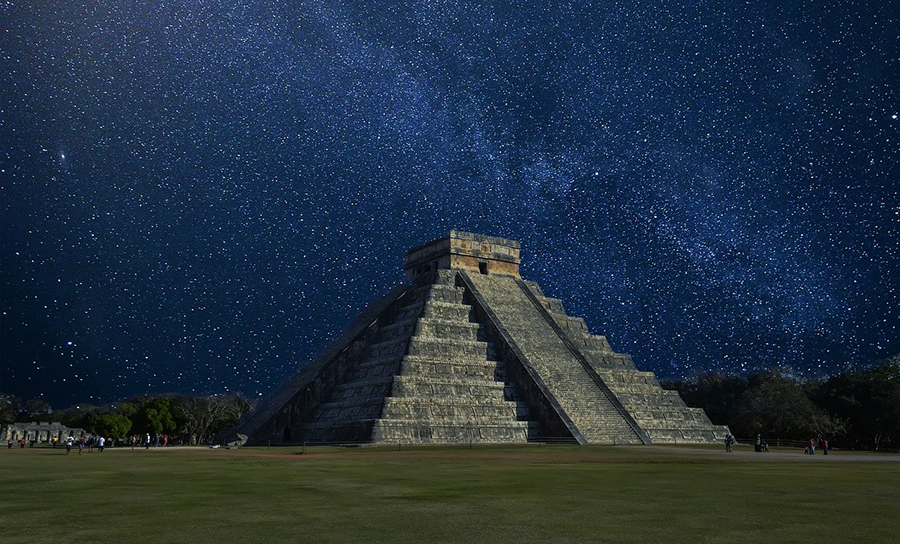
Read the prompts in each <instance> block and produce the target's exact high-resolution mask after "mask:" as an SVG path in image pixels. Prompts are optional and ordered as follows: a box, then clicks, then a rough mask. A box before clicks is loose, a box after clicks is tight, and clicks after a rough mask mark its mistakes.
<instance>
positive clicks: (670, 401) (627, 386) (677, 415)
mask: <svg viewBox="0 0 900 544" xmlns="http://www.w3.org/2000/svg"><path fill="white" fill-rule="evenodd" d="M523 283H524V284H525V285H526V286H527V288H528V289H529V290H530V291H531V293H532V294H533V295H534V297H535V299H536V300H537V301H538V302H539V303H540V304H541V306H543V308H544V309H545V310H546V312H547V314H548V315H549V316H550V317H552V319H553V320H554V321H555V322H556V324H557V325H558V327H559V328H560V329H561V331H562V332H563V333H564V334H565V336H567V337H568V339H569V340H570V341H571V342H572V343H573V344H575V345H576V346H577V348H578V350H579V351H580V352H581V354H582V355H583V356H584V357H585V359H586V360H587V361H588V362H589V363H590V365H591V367H593V369H594V371H595V372H596V373H597V374H598V375H599V376H600V378H602V380H603V381H604V383H606V385H607V387H609V389H610V390H611V391H612V392H613V393H614V394H615V395H616V397H617V398H618V399H619V401H620V402H621V403H622V405H623V406H624V407H625V409H626V410H628V412H629V413H630V414H631V416H632V417H633V418H634V420H635V421H636V422H637V424H638V425H639V426H640V427H641V428H642V429H643V430H644V431H646V432H647V434H648V435H649V436H650V438H651V440H652V441H653V442H654V443H685V442H689V443H697V442H701V443H702V442H721V441H723V440H724V439H725V436H726V435H727V434H728V432H729V431H728V427H726V426H725V425H714V424H712V423H711V422H710V421H709V418H708V417H707V416H706V413H705V412H704V411H703V409H702V408H690V407H688V406H687V405H686V404H685V403H684V401H683V400H682V399H681V396H680V395H679V394H678V392H677V391H670V390H666V389H663V388H662V387H661V386H660V385H659V382H658V381H657V379H656V375H655V374H654V373H653V372H642V371H640V370H638V369H637V367H635V365H634V361H632V359H631V356H629V355H625V354H621V353H616V352H614V351H613V350H612V348H610V346H609V342H608V341H607V340H606V337H605V336H599V335H593V334H591V333H590V331H589V330H588V328H587V324H586V323H585V321H584V319H581V318H577V317H570V316H568V315H567V314H566V312H565V310H564V309H563V305H562V301H560V300H559V299H555V298H549V297H545V296H544V294H543V292H542V291H541V288H540V287H539V286H538V284H537V283H535V282H523Z"/></svg>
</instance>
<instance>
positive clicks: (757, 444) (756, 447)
mask: <svg viewBox="0 0 900 544" xmlns="http://www.w3.org/2000/svg"><path fill="white" fill-rule="evenodd" d="M753 449H754V451H756V452H757V453H759V452H761V451H762V436H761V435H756V442H754V443H753Z"/></svg>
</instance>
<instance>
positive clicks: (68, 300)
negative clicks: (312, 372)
mask: <svg viewBox="0 0 900 544" xmlns="http://www.w3.org/2000/svg"><path fill="white" fill-rule="evenodd" d="M400 4H401V3H399V2H395V1H384V0H368V1H364V2H363V1H329V0H322V1H319V2H306V1H301V0H293V1H287V2H273V1H270V2H265V1H254V0H235V1H229V2H224V1H222V2H215V1H211V0H191V1H187V2H180V1H166V2H160V1H150V2H145V1H137V0H133V1H121V0H107V1H103V2H99V1H95V2H85V1H81V0H74V1H54V0H50V1H40V2H7V3H5V4H4V5H3V6H0V17H2V23H3V24H2V25H0V28H2V33H0V52H2V70H0V110H2V111H0V143H2V145H0V149H2V156H0V160H2V164H0V176H2V178H0V180H2V183H0V185H2V193H0V196H2V201H0V212H2V216H0V217H2V225H0V226H2V229H0V242H2V244H0V245H2V262H0V272H2V284H0V289H2V293H0V295H2V296H0V301H2V322H0V328H2V336H0V350H2V351H0V361H2V362H0V365H2V368H0V389H2V390H3V391H5V392H11V393H15V394H18V395H21V396H23V397H26V398H31V397H38V396H42V397H43V398H44V399H45V400H48V401H49V402H51V403H52V404H54V405H57V406H64V405H66V404H67V403H72V402H75V401H93V402H97V403H99V402H109V401H113V400H116V399H120V398H123V397H125V396H128V395H132V394H137V393H145V392H197V393H213V392H222V391H231V392H234V391H240V392H243V393H244V394H246V395H248V396H257V395H259V394H261V393H265V392H267V391H269V390H271V388H272V387H274V386H275V385H277V384H278V383H279V382H280V381H281V380H282V379H284V378H285V377H286V376H287V375H289V374H290V373H292V372H293V371H294V370H295V369H296V368H297V367H298V366H299V365H301V364H303V363H305V362H306V361H308V360H310V359H311V358H312V357H313V356H314V355H315V354H316V353H317V352H318V351H319V350H320V349H322V348H323V347H324V346H325V345H326V344H327V343H328V341H329V339H332V338H334V337H335V336H336V335H337V334H338V333H339V332H340V331H341V330H342V329H343V328H344V327H346V326H348V325H349V323H350V322H351V321H352V319H353V318H354V317H355V316H356V315H357V314H358V313H359V312H360V311H361V310H362V309H363V308H364V307H365V306H366V305H367V304H368V303H369V302H370V301H372V300H373V299H376V298H378V297H380V296H381V295H383V294H384V293H385V292H386V291H387V290H388V289H389V288H390V287H391V286H393V285H396V284H398V283H400V282H401V281H403V275H402V259H403V255H404V252H405V251H406V249H408V248H409V247H411V246H413V245H416V244H420V243H423V242H426V241H428V240H431V239H434V238H438V237H441V236H443V235H446V234H447V232H448V231H449V230H450V229H452V228H456V229H462V230H468V231H474V232H479V233H483V234H491V235H496V236H504V237H508V238H513V239H517V240H520V241H521V242H522V245H523V263H522V270H523V275H524V276H525V277H526V278H528V279H532V280H536V281H538V282H539V283H540V284H541V286H542V287H543V289H544V292H545V293H546V294H547V295H548V296H556V297H559V298H562V299H563V302H564V304H565V306H566V309H567V311H568V313H569V314H570V315H575V316H581V317H584V318H586V320H587V322H588V325H589V326H590V328H591V330H592V331H593V332H595V333H598V334H605V335H607V336H608V338H609V339H610V342H611V343H612V346H613V348H614V349H616V350H617V351H620V352H627V353H631V354H632V355H633V356H634V358H635V361H636V363H637V365H638V366H639V367H640V368H642V369H644V370H652V371H655V372H657V373H658V374H660V375H661V376H662V377H679V376H690V375H692V374H694V373H697V372H703V371H706V370H714V369H719V370H723V371H729V372H731V371H745V372H752V371H755V370H759V369H761V368H767V367H773V366H780V367H784V368H789V369H793V370H794V371H795V372H797V373H799V374H812V375H820V374H828V373H833V372H839V371H843V370H845V369H847V368H852V367H854V366H855V365H863V364H867V363H870V362H872V361H875V360H877V359H880V358H883V357H886V356H891V355H894V354H896V353H897V352H900V309H898V308H900V306H898V299H900V119H898V115H900V31H898V28H900V24H898V23H900V15H898V6H897V4H896V3H894V2H884V1H871V2H857V1H845V2H838V3H833V2H812V1H803V0H799V1H798V0H790V1H772V2H746V3H744V2H709V1H706V2H673V1H668V0H667V1H663V0H653V1H646V2H640V1H627V0H620V1H617V2H613V1H607V2H521V3H519V2H516V3H513V2H465V1H460V0H450V1H418V2H408V3H406V2H404V3H402V5H400Z"/></svg>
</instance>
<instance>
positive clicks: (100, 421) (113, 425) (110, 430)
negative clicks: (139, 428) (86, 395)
mask: <svg viewBox="0 0 900 544" xmlns="http://www.w3.org/2000/svg"><path fill="white" fill-rule="evenodd" d="M88 424H89V425H90V427H91V428H93V430H94V432H95V433H97V434H99V435H100V436H105V437H111V438H124V437H125V436H126V435H127V434H128V431H130V430H131V420H130V419H128V418H127V417H126V416H123V415H121V414H115V413H106V414H96V413H92V414H89V415H88Z"/></svg>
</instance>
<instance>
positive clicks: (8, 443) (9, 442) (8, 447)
mask: <svg viewBox="0 0 900 544" xmlns="http://www.w3.org/2000/svg"><path fill="white" fill-rule="evenodd" d="M6 448H7V449H10V450H11V449H12V438H7V439H6Z"/></svg>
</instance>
